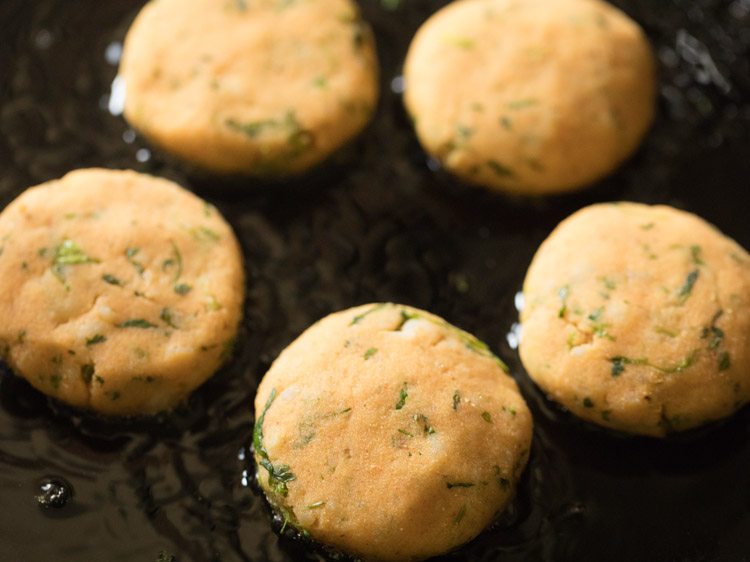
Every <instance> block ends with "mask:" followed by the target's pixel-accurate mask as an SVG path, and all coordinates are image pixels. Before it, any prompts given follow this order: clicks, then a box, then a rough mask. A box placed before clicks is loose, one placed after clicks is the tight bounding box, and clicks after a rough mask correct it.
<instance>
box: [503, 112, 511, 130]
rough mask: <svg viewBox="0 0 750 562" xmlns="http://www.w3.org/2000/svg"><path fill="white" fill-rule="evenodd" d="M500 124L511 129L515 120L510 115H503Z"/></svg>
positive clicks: (506, 128)
mask: <svg viewBox="0 0 750 562" xmlns="http://www.w3.org/2000/svg"><path fill="white" fill-rule="evenodd" d="M500 126H501V127H502V128H503V129H505V130H506V131H510V130H511V129H512V128H513V122H512V121H511V120H510V117H508V116H506V115H503V116H502V117H501V118H500Z"/></svg>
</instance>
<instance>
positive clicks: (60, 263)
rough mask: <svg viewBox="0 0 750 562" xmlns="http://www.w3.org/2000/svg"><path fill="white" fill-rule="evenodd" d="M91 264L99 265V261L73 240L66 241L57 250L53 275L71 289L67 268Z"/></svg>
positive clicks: (53, 262) (53, 264) (53, 263)
mask: <svg viewBox="0 0 750 562" xmlns="http://www.w3.org/2000/svg"><path fill="white" fill-rule="evenodd" d="M90 263H99V260H98V259H96V258H92V257H90V256H88V255H86V253H85V252H84V251H83V250H82V249H81V247H80V246H79V245H78V244H76V243H75V242H73V241H72V240H68V239H65V240H63V242H62V244H60V245H59V246H57V247H56V248H55V257H54V258H53V261H52V273H53V275H54V276H55V277H57V279H58V280H59V281H60V282H61V283H62V284H63V285H65V288H67V289H69V288H70V287H68V284H67V281H66V280H65V266H67V265H83V264H90Z"/></svg>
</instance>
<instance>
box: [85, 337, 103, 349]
mask: <svg viewBox="0 0 750 562" xmlns="http://www.w3.org/2000/svg"><path fill="white" fill-rule="evenodd" d="M105 341H107V337H106V336H104V335H102V334H96V335H94V336H91V337H90V338H86V347H90V346H92V345H96V344H98V343H103V342H105Z"/></svg>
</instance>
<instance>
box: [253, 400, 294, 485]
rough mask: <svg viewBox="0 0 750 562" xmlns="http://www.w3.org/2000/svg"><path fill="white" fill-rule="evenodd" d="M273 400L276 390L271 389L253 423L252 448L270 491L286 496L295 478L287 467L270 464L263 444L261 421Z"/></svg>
mask: <svg viewBox="0 0 750 562" xmlns="http://www.w3.org/2000/svg"><path fill="white" fill-rule="evenodd" d="M275 399H276V389H275V388H273V389H271V394H270V395H269V396H268V400H267V401H266V405H265V407H264V408H263V411H262V412H261V414H260V416H258V419H257V420H256V422H255V427H254V428H253V448H254V449H255V452H256V453H257V454H258V456H259V457H260V461H259V464H260V465H261V466H262V467H263V468H265V469H266V471H267V472H268V485H269V486H270V487H271V490H272V491H273V492H274V493H276V494H279V495H281V496H286V495H287V494H288V493H289V490H288V488H287V484H288V483H289V482H291V481H293V480H294V479H295V478H296V477H295V476H294V474H293V473H292V472H291V471H290V470H289V466H288V465H285V464H281V465H276V466H274V464H273V463H271V460H270V459H269V457H268V451H267V450H266V447H265V445H264V443H263V421H264V420H265V419H266V414H267V413H268V409H269V408H270V407H271V404H273V401H274V400H275Z"/></svg>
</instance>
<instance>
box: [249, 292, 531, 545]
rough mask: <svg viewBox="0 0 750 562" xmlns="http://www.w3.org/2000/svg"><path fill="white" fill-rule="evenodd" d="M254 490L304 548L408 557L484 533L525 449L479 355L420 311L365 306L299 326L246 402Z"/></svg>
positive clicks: (522, 410)
mask: <svg viewBox="0 0 750 562" xmlns="http://www.w3.org/2000/svg"><path fill="white" fill-rule="evenodd" d="M255 410H256V428H255V439H254V446H255V459H256V461H257V462H258V464H259V468H258V470H259V481H260V484H261V486H262V488H263V490H264V491H265V493H266V495H267V497H268V498H269V500H270V501H271V503H272V504H274V505H275V506H276V508H277V509H278V510H279V511H280V512H281V513H282V515H283V516H284V517H285V518H286V519H287V520H288V521H290V522H291V523H292V524H293V525H296V526H298V527H300V528H301V529H303V530H304V531H306V532H308V533H309V534H310V535H311V536H312V537H313V538H315V539H317V540H319V541H321V542H323V543H325V544H328V545H331V546H334V547H336V548H338V549H341V550H343V551H345V552H348V553H350V554H353V555H356V556H361V557H363V558H365V559H367V560H415V559H421V558H427V557H429V556H434V555H436V554H439V553H441V552H445V551H447V550H450V549H451V548H453V547H456V546H458V545H460V544H462V543H464V542H466V541H468V540H470V539H471V538H473V537H474V536H476V535H477V534H478V533H479V532H480V531H481V530H482V529H484V528H485V527H486V526H487V525H488V524H489V523H490V522H491V521H492V519H493V517H494V516H495V515H496V514H497V513H498V512H499V511H501V510H502V509H503V508H504V507H505V505H506V504H507V502H508V501H509V500H510V498H511V496H512V494H513V491H514V488H515V485H516V482H517V480H518V477H519V475H520V473H521V472H522V470H523V468H524V466H525V464H526V460H527V456H528V452H529V447H530V444H531V434H532V420H531V414H530V412H529V410H528V408H527V407H526V404H525V402H524V400H523V398H522V397H521V395H520V393H519V392H518V388H517V387H516V383H515V382H514V381H513V379H512V378H511V377H509V376H508V375H507V374H506V373H505V367H504V366H503V365H502V363H501V362H500V361H499V360H498V359H497V358H496V357H494V356H493V355H492V354H491V353H490V352H489V351H488V349H487V347H486V346H485V345H484V344H482V343H481V342H479V341H478V340H476V339H475V338H474V337H472V336H470V335H469V334H467V333H466V332H463V331H461V330H459V329H457V328H455V327H453V326H451V325H450V324H448V323H447V322H445V321H444V320H442V319H440V318H438V317H437V316H433V315H432V314H429V313H427V312H424V311H421V310H417V309H414V308H409V307H406V306H401V305H395V304H370V305H365V306H360V307H357V308H353V309H349V310H345V311H342V312H338V313H336V314H332V315H330V316H328V317H326V318H324V319H323V320H321V321H320V322H318V323H316V324H315V325H313V326H312V327H310V328H309V329H308V330H307V331H306V332H305V333H303V334H302V335H301V336H300V337H299V338H297V340H295V341H294V342H293V343H292V344H291V345H289V347H287V349H286V350H284V352H283V353H282V354H281V355H280V356H279V358H278V359H277V360H276V361H275V362H274V364H273V365H272V366H271V368H270V370H269V371H268V373H266V375H265V377H264V379H263V381H262V382H261V384H260V386H259V388H258V393H257V396H256V399H255Z"/></svg>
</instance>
